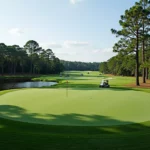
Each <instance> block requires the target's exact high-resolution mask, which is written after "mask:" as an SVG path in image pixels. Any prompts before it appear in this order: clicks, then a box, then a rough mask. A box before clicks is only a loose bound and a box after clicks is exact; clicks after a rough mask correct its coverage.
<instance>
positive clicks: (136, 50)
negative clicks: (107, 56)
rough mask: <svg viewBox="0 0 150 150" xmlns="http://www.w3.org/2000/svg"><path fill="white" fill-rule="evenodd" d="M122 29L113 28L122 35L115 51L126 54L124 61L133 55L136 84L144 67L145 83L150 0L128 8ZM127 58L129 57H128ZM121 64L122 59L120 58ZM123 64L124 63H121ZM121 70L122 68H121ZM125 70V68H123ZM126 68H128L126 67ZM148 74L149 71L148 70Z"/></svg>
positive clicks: (121, 23)
mask: <svg viewBox="0 0 150 150" xmlns="http://www.w3.org/2000/svg"><path fill="white" fill-rule="evenodd" d="M119 24H120V26H121V29H120V30H115V29H111V31H112V33H113V34H115V35H116V36H117V37H121V38H120V40H119V41H118V43H116V44H115V45H114V47H113V51H114V52H118V56H120V55H124V56H126V57H123V58H121V59H122V62H123V61H126V64H127V62H128V60H130V59H129V58H128V57H131V56H135V57H133V60H135V64H136V65H135V76H136V85H137V86H138V85H140V84H139V76H140V75H141V74H140V73H141V72H140V71H141V68H142V70H143V71H142V75H143V82H144V83H145V82H146V80H145V77H146V76H147V75H146V69H147V70H148V67H147V65H146V64H147V62H148V59H147V56H148V51H149V50H148V46H146V43H147V42H148V39H149V36H150V34H149V31H150V6H149V1H148V0H140V1H139V2H137V3H135V5H134V6H133V7H131V8H130V9H128V10H126V11H125V13H124V15H122V16H121V19H120V21H119ZM126 58H127V59H126ZM120 64H122V63H121V60H120ZM121 66H122V65H121ZM119 70H120V69H119ZM123 70H124V69H123ZM125 70H126V69H125ZM147 74H148V71H147Z"/></svg>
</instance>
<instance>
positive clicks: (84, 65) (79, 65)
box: [61, 60, 100, 71]
mask: <svg viewBox="0 0 150 150" xmlns="http://www.w3.org/2000/svg"><path fill="white" fill-rule="evenodd" d="M61 62H62V64H63V65H64V69H65V70H68V71H71V70H79V71H87V70H89V71H98V70H99V64H100V63H97V62H93V63H90V62H78V61H65V60H61Z"/></svg>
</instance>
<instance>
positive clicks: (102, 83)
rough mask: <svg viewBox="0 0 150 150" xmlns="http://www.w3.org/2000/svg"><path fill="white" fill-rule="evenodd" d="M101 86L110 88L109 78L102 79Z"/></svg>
mask: <svg viewBox="0 0 150 150" xmlns="http://www.w3.org/2000/svg"><path fill="white" fill-rule="evenodd" d="M99 87H104V88H109V87H110V86H109V83H108V80H105V79H104V80H102V81H101V83H100V85H99Z"/></svg>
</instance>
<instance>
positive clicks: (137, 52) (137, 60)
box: [136, 30, 140, 86]
mask: <svg viewBox="0 0 150 150" xmlns="http://www.w3.org/2000/svg"><path fill="white" fill-rule="evenodd" d="M136 86H140V83H139V31H138V30H137V37H136Z"/></svg>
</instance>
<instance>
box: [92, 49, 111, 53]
mask: <svg viewBox="0 0 150 150" xmlns="http://www.w3.org/2000/svg"><path fill="white" fill-rule="evenodd" d="M93 53H113V49H112V48H104V49H95V50H93Z"/></svg>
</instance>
